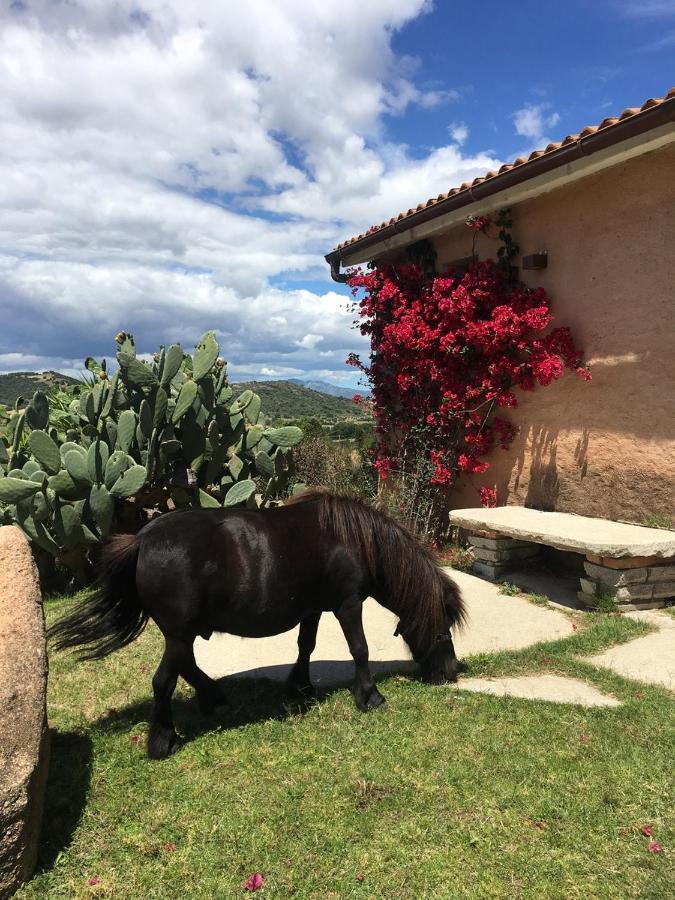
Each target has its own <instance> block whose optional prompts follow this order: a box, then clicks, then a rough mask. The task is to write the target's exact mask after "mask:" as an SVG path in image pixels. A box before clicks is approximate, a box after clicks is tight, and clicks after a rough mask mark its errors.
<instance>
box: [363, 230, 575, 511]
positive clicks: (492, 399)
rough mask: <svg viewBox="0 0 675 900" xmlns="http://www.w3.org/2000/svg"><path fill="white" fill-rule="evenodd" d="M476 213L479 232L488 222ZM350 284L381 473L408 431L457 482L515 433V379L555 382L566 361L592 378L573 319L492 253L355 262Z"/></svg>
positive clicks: (444, 477)
mask: <svg viewBox="0 0 675 900" xmlns="http://www.w3.org/2000/svg"><path fill="white" fill-rule="evenodd" d="M468 224H469V226H470V227H471V228H472V229H475V230H476V233H478V232H479V231H481V230H483V229H485V228H487V227H488V225H489V224H490V223H489V221H488V220H487V219H486V218H485V217H477V218H475V219H473V220H471V221H469V222H468ZM349 285H350V287H351V289H352V294H353V295H354V297H355V298H357V299H356V300H355V303H356V306H357V307H358V313H359V323H360V324H359V330H360V331H361V333H362V334H363V335H365V336H368V337H369V338H370V356H369V359H368V361H367V362H366V361H364V362H362V361H361V359H360V358H359V356H358V355H357V354H355V353H352V354H350V355H349V357H348V359H347V363H348V364H349V365H351V366H354V367H356V368H357V369H359V370H360V371H361V372H362V373H363V375H365V376H366V378H367V379H368V381H369V382H370V384H371V386H372V396H371V398H369V399H368V401H367V402H368V405H369V407H372V411H373V415H374V418H375V423H376V426H375V431H376V434H377V438H378V442H377V446H376V450H375V454H374V455H375V458H376V459H377V463H376V465H377V469H378V470H379V473H380V476H381V477H383V478H384V477H386V475H387V474H388V472H389V471H390V470H392V469H396V470H398V469H400V467H401V466H400V459H401V454H400V450H401V448H402V447H406V445H407V442H410V447H411V448H412V449H413V450H414V451H415V452H419V448H423V454H424V456H425V457H426V458H427V460H428V461H429V462H430V463H431V465H430V467H429V476H428V477H429V481H430V482H431V484H433V485H438V486H439V487H443V488H446V489H447V488H451V487H452V486H453V484H454V483H455V482H456V481H457V479H458V478H460V477H471V476H473V475H475V474H478V473H480V472H484V471H485V470H486V469H487V468H488V466H489V463H488V462H487V461H486V457H487V456H488V455H489V454H490V453H491V452H492V451H493V450H494V449H495V447H496V446H501V447H503V448H504V449H506V448H508V447H509V446H510V445H511V444H512V442H513V440H514V438H515V436H516V428H515V426H514V425H513V423H512V422H510V421H509V420H507V419H505V418H503V417H501V416H499V407H503V408H513V407H516V406H517V405H518V393H517V389H518V388H520V389H521V390H523V391H531V390H533V389H534V388H535V386H537V385H548V384H550V383H551V382H553V381H555V380H557V379H559V378H561V377H562V376H563V374H564V372H565V371H566V370H567V371H571V372H574V373H575V374H576V375H578V376H579V377H581V378H583V379H584V380H588V379H589V378H590V373H589V372H588V369H587V367H586V365H585V363H584V360H583V353H582V351H581V350H580V349H579V348H578V347H577V346H576V345H575V343H574V339H573V337H572V335H571V332H570V330H569V329H568V328H565V327H554V328H550V326H551V323H552V321H553V317H552V314H551V312H550V306H551V300H550V298H549V296H548V294H547V293H546V291H544V290H543V289H542V288H534V289H532V288H529V287H527V286H526V285H523V284H518V283H514V282H513V281H511V280H509V279H507V278H506V277H505V274H504V272H503V271H502V269H500V267H499V266H497V265H496V264H495V263H494V262H492V261H489V260H488V261H484V262H478V261H477V262H474V263H473V264H472V265H470V266H469V268H468V269H467V270H466V271H465V272H462V273H459V272H457V273H454V274H448V273H444V274H442V275H436V276H434V275H430V274H429V272H428V270H427V269H425V267H424V266H421V265H418V264H415V263H398V264H396V265H395V266H394V265H391V264H389V265H387V264H385V265H382V266H377V267H375V268H369V269H358V268H357V269H354V270H352V271H351V274H350V279H349ZM365 402H366V401H365V399H363V398H362V403H365ZM493 490H494V489H493V488H486V489H484V490H483V491H481V503H483V505H484V506H494V505H496V496H494V498H493V496H492V493H491V492H492V491H493ZM495 493H496V492H495Z"/></svg>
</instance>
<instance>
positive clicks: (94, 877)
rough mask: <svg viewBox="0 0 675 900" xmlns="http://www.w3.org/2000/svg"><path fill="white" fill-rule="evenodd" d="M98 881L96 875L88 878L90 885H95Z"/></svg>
mask: <svg viewBox="0 0 675 900" xmlns="http://www.w3.org/2000/svg"><path fill="white" fill-rule="evenodd" d="M100 883H101V879H100V878H99V877H98V875H94V876H93V878H90V879H89V884H90V885H91V887H96V885H97V884H100Z"/></svg>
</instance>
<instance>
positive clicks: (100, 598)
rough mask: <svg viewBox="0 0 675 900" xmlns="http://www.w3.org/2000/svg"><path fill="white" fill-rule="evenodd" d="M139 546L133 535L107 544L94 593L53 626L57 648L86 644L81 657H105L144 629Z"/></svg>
mask: <svg viewBox="0 0 675 900" xmlns="http://www.w3.org/2000/svg"><path fill="white" fill-rule="evenodd" d="M138 546H139V540H138V537H137V536H136V535H132V534H118V535H115V536H114V537H112V538H111V539H110V540H109V541H108V542H107V543H106V545H105V546H104V547H103V549H102V551H101V558H100V561H99V564H98V567H97V580H96V587H95V590H94V593H93V594H90V595H89V596H88V597H87V599H86V600H84V601H83V602H82V603H80V604H78V606H76V607H75V609H74V610H73V611H72V612H71V613H69V614H68V615H67V616H64V617H63V618H62V619H59V621H58V622H56V623H55V624H54V625H52V627H51V628H50V629H49V632H48V637H49V639H50V641H52V642H53V646H54V647H55V648H56V649H57V650H65V649H66V648H69V647H84V649H83V650H81V651H80V652H79V653H78V657H79V659H102V658H103V657H104V656H108V654H110V653H112V652H113V651H114V650H119V649H120V647H125V646H126V645H127V644H130V643H131V642H132V641H133V640H134V639H135V638H137V637H138V635H139V634H140V633H141V631H143V629H144V628H145V625H146V623H147V621H148V615H147V613H146V612H145V611H144V610H143V607H142V606H141V603H140V600H139V598H138V594H137V592H136V559H137V557H138Z"/></svg>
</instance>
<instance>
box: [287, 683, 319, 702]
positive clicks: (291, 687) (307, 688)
mask: <svg viewBox="0 0 675 900" xmlns="http://www.w3.org/2000/svg"><path fill="white" fill-rule="evenodd" d="M286 693H287V694H288V696H289V697H291V698H292V699H293V700H314V699H315V698H316V689H315V687H314V685H313V684H312V683H311V682H309V681H307V682H304V683H301V682H299V681H293V680H292V679H289V680H288V681H287V682H286Z"/></svg>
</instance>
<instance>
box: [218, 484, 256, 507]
mask: <svg viewBox="0 0 675 900" xmlns="http://www.w3.org/2000/svg"><path fill="white" fill-rule="evenodd" d="M254 493H255V481H252V480H251V479H250V478H247V479H246V480H245V481H238V482H237V483H236V484H233V485H232V487H231V488H230V489H229V491H228V492H227V494H226V495H225V500H224V501H223V506H236V505H237V504H238V503H246V501H247V500H248V498H249V497H250V496H251V494H254Z"/></svg>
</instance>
